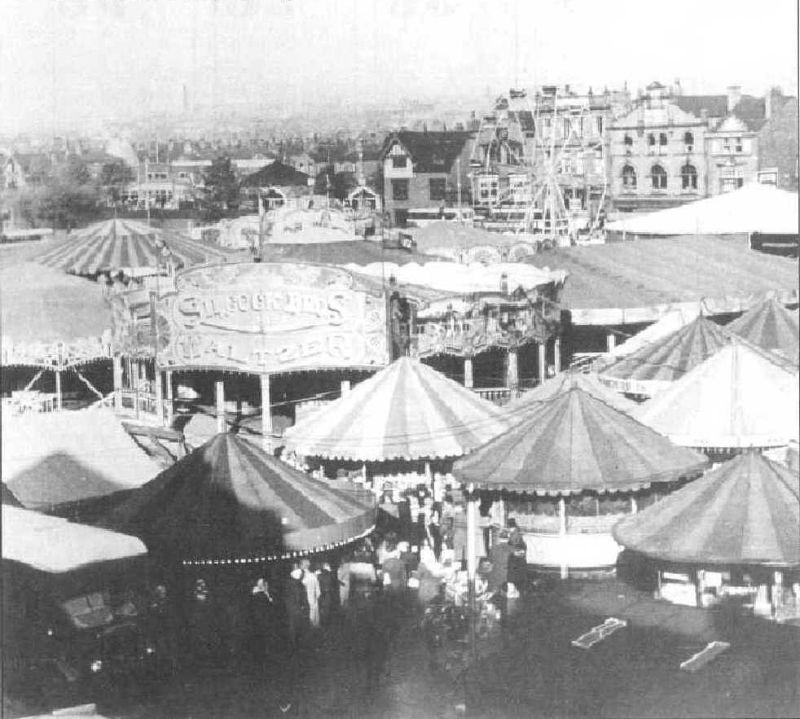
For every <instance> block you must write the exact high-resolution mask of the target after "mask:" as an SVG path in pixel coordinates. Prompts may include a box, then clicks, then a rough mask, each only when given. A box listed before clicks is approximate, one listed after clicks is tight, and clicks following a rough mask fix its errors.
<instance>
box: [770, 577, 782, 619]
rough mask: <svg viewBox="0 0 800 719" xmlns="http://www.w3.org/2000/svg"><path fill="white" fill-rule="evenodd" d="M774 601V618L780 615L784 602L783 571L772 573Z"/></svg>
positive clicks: (772, 601)
mask: <svg viewBox="0 0 800 719" xmlns="http://www.w3.org/2000/svg"><path fill="white" fill-rule="evenodd" d="M770 595H771V596H770V599H771V603H772V618H773V619H775V617H776V616H777V615H778V612H779V610H780V608H781V605H782V604H783V572H775V573H774V574H773V575H772V591H771V592H770Z"/></svg>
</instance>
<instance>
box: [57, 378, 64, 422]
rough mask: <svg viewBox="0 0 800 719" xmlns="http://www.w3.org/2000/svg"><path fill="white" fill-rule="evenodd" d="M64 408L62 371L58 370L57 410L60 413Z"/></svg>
mask: <svg viewBox="0 0 800 719" xmlns="http://www.w3.org/2000/svg"><path fill="white" fill-rule="evenodd" d="M62 406H63V403H62V396H61V370H60V369H57V370H56V409H57V410H58V411H59V412H60V411H61V408H62Z"/></svg>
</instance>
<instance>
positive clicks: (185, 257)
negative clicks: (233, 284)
mask: <svg viewBox="0 0 800 719" xmlns="http://www.w3.org/2000/svg"><path fill="white" fill-rule="evenodd" d="M225 257H226V253H225V252H224V251H223V250H221V249H220V248H219V247H214V246H213V245H209V244H205V243H202V242H197V241H195V240H191V239H189V238H188V237H184V236H182V235H179V234H178V233H175V232H167V231H164V230H160V229H157V228H155V227H150V226H149V225H146V224H144V223H142V222H135V221H132V220H117V219H114V220H106V221H104V222H96V223H95V224H93V225H89V226H88V227H84V228H82V229H80V230H76V231H75V232H73V233H71V234H70V236H69V238H68V239H67V240H65V241H64V242H61V243H59V244H58V245H57V246H54V247H52V248H50V249H48V250H46V251H45V252H43V253H42V254H40V255H37V256H35V257H34V258H33V259H34V260H35V261H36V262H39V263H41V264H43V265H47V266H48V267H54V268H56V269H60V270H62V271H64V272H69V273H70V274H74V275H96V274H97V273H99V272H116V271H118V270H122V269H134V268H137V267H152V268H154V269H155V268H158V267H164V268H166V267H167V265H168V264H169V263H172V264H173V265H174V266H175V267H176V268H181V267H189V266H191V265H201V264H204V263H206V262H212V261H215V260H221V259H223V258H225Z"/></svg>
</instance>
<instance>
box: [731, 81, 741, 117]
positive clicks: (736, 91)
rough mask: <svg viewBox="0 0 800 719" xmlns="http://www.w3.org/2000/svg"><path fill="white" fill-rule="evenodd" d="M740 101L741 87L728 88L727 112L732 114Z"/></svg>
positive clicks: (732, 86)
mask: <svg viewBox="0 0 800 719" xmlns="http://www.w3.org/2000/svg"><path fill="white" fill-rule="evenodd" d="M741 99H742V88H741V85H730V86H729V87H728V112H733V110H734V108H735V107H736V106H737V105H738V104H739V102H740V101H741Z"/></svg>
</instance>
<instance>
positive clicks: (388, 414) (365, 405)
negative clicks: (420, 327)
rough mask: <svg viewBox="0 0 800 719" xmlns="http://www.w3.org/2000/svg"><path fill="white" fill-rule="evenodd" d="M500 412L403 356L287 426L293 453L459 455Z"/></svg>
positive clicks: (484, 436)
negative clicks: (294, 423) (343, 394)
mask: <svg viewBox="0 0 800 719" xmlns="http://www.w3.org/2000/svg"><path fill="white" fill-rule="evenodd" d="M505 422H506V421H505V413H504V412H503V411H502V410H501V409H500V408H499V407H496V406H495V405H493V404H491V403H490V402H487V401H486V400H484V399H482V398H481V397H479V396H478V395H477V394H475V393H474V392H472V391H471V390H469V389H466V388H465V387H462V386H461V385H460V384H458V383H457V382H454V381H453V380H451V379H448V378H447V377H445V376H444V375H442V374H440V373H439V372H437V371H436V370H434V369H432V368H430V367H428V366H427V365H424V364H422V363H421V362H419V361H418V360H415V359H411V358H409V357H402V358H400V359H398V360H397V361H396V362H393V363H392V364H390V365H389V366H388V367H386V368H385V369H383V370H381V371H380V372H378V373H377V374H375V375H373V376H372V377H370V378H369V379H368V380H365V381H364V382H361V383H359V384H358V385H356V386H355V387H354V388H353V389H352V390H351V391H350V392H349V393H348V394H346V395H345V396H343V397H341V398H340V399H338V400H336V401H335V402H331V403H330V404H329V405H326V406H325V407H323V408H321V409H320V411H318V412H315V413H314V414H313V415H311V416H309V417H308V418H307V419H306V420H302V421H300V422H298V423H297V424H296V425H294V427H291V428H289V429H288V430H286V433H285V435H284V436H285V438H286V444H287V447H288V448H289V449H292V450H294V451H295V452H297V454H300V455H304V456H312V457H326V458H330V459H346V460H355V461H359V462H375V461H382V460H388V459H409V460H411V459H434V458H437V457H460V456H461V455H462V454H464V453H466V452H469V451H470V450H471V449H473V448H475V447H477V446H479V445H481V444H483V443H484V442H486V441H487V440H488V439H490V438H491V437H494V436H496V435H498V434H499V433H500V432H503V431H504V430H505V429H506V423H505Z"/></svg>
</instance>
